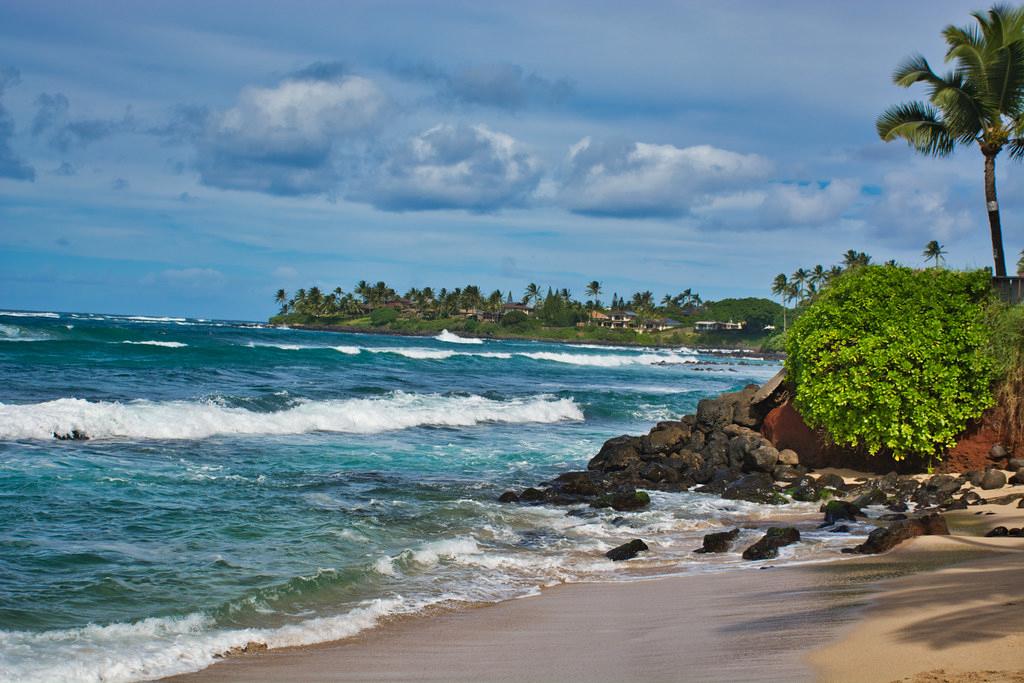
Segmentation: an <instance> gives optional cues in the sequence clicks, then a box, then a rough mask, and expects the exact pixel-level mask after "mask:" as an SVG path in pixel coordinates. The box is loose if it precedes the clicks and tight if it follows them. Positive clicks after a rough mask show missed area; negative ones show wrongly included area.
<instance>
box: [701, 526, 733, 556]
mask: <svg viewBox="0 0 1024 683" xmlns="http://www.w3.org/2000/svg"><path fill="white" fill-rule="evenodd" d="M739 535H740V530H739V529H733V530H732V531H719V532H717V533H713V534H705V536H704V545H703V546H702V547H700V548H697V549H696V550H694V551H693V552H695V553H725V552H728V551H729V548H731V547H732V544H733V541H735V540H736V538H737V537H739Z"/></svg>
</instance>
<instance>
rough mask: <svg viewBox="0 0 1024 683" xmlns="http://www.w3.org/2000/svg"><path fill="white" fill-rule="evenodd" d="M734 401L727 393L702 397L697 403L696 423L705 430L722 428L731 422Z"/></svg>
mask: <svg viewBox="0 0 1024 683" xmlns="http://www.w3.org/2000/svg"><path fill="white" fill-rule="evenodd" d="M734 411H735V401H733V400H732V398H731V397H730V396H729V395H728V394H722V395H720V396H717V397H715V398H704V399H701V400H700V402H699V403H697V425H698V426H700V427H703V428H704V429H707V430H709V431H710V430H714V429H722V428H723V427H725V426H726V425H728V424H731V423H732V417H733V413H734Z"/></svg>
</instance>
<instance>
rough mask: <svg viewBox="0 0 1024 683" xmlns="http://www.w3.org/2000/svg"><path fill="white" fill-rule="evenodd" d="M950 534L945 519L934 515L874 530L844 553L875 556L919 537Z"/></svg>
mask: <svg viewBox="0 0 1024 683" xmlns="http://www.w3.org/2000/svg"><path fill="white" fill-rule="evenodd" d="M948 534H949V527H948V526H946V520H945V518H944V517H943V516H942V515H940V514H938V513H932V514H930V515H926V516H923V517H913V518H911V519H904V520H901V521H898V522H893V523H892V524H890V525H889V526H887V527H878V528H877V529H874V530H873V531H872V532H871V533H870V534H868V538H867V540H866V541H864V542H863V543H861V544H860V545H858V546H856V547H854V548H844V549H843V552H844V553H860V554H864V555H873V554H876V553H884V552H885V551H887V550H891V549H892V548H895V547H896V546H897V545H899V544H900V543H902V542H903V541H906V540H907V539H910V538H915V537H917V536H940V535H941V536H945V535H948Z"/></svg>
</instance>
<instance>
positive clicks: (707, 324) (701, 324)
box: [693, 320, 747, 332]
mask: <svg viewBox="0 0 1024 683" xmlns="http://www.w3.org/2000/svg"><path fill="white" fill-rule="evenodd" d="M746 326H747V323H746V322H742V321H741V322H738V323H734V322H733V321H731V320H730V321H729V322H727V323H725V322H722V321H720V320H700V321H698V322H695V323H694V324H693V330H694V331H695V332H726V331H731V332H737V331H739V330H742V329H745V328H746Z"/></svg>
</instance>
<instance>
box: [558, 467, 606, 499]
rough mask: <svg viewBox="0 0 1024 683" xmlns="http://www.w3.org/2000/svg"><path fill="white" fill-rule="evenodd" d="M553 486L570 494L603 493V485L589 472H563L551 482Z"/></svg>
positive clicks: (585, 495)
mask: <svg viewBox="0 0 1024 683" xmlns="http://www.w3.org/2000/svg"><path fill="white" fill-rule="evenodd" d="M551 486H552V488H554V489H555V490H557V491H558V492H559V493H564V494H568V495H570V496H582V497H590V496H596V495H598V494H600V493H601V487H600V486H598V485H597V484H596V483H595V482H594V480H593V479H592V478H591V474H590V473H589V472H563V473H562V474H560V475H558V476H557V477H555V479H554V480H553V481H552V482H551Z"/></svg>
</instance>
